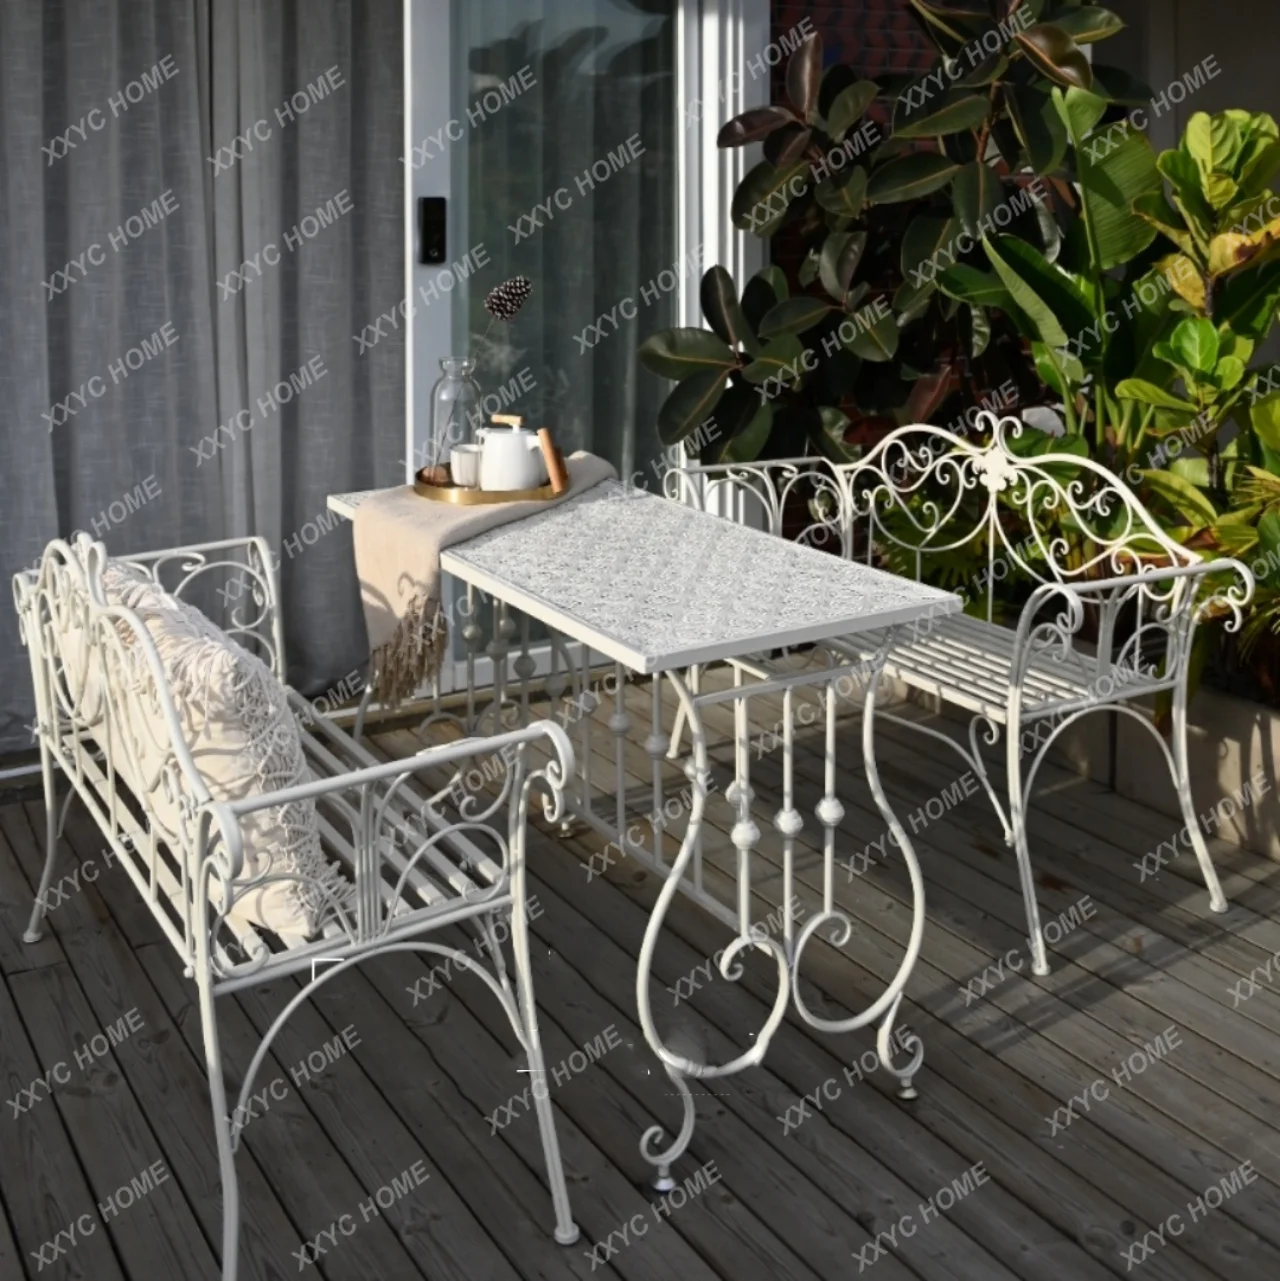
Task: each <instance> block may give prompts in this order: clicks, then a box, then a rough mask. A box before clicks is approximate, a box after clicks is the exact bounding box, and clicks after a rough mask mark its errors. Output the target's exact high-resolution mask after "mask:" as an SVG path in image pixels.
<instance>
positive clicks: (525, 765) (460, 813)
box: [192, 720, 576, 943]
mask: <svg viewBox="0 0 1280 1281" xmlns="http://www.w3.org/2000/svg"><path fill="white" fill-rule="evenodd" d="M322 728H323V729H324V730H325V731H326V734H327V736H328V739H329V741H330V743H331V744H332V745H334V747H335V748H337V750H332V751H327V750H325V745H324V744H320V743H317V744H313V747H315V748H316V749H317V750H316V753H315V755H314V756H313V761H314V760H316V759H325V758H328V759H330V761H331V762H333V764H334V766H335V767H334V768H333V772H332V773H329V774H326V775H325V776H323V777H314V778H312V779H310V780H309V781H307V782H305V783H299V784H297V785H295V786H292V787H283V788H274V789H272V790H270V791H263V792H261V793H258V794H256V795H253V796H249V797H245V798H243V799H239V800H234V801H210V802H209V803H207V804H206V805H204V806H203V807H202V809H201V812H200V816H199V823H198V830H197V837H196V843H195V844H196V850H195V863H194V868H195V871H194V874H193V878H192V879H193V907H194V909H195V910H194V916H195V920H194V921H193V926H194V931H195V933H196V935H197V936H199V935H204V937H206V938H208V937H209V926H210V923H211V921H213V920H215V919H216V917H217V914H218V912H219V910H220V905H221V906H226V905H227V904H228V902H229V899H230V896H231V895H233V894H234V895H237V896H240V895H243V894H244V893H246V892H247V891H249V890H251V889H252V887H253V886H254V885H255V884H257V883H258V881H260V880H263V878H267V879H271V878H273V877H275V878H278V877H279V875H280V874H281V873H280V872H279V870H278V869H275V870H273V869H270V868H267V869H265V870H261V871H258V872H257V873H254V874H252V875H251V873H250V870H249V869H248V868H246V865H245V854H244V841H243V834H242V827H241V824H242V820H244V818H245V817H246V816H248V815H251V814H254V813H256V812H258V811H261V810H265V809H270V808H272V807H278V806H284V805H288V804H289V803H291V802H298V801H309V802H311V803H313V804H315V805H316V806H317V808H318V812H319V813H320V816H321V823H322V829H324V828H325V827H326V826H327V829H328V837H327V841H326V844H327V845H328V847H329V848H328V849H327V850H326V863H327V862H328V860H329V859H331V858H333V857H335V855H336V856H337V857H338V858H339V861H341V862H344V863H347V864H348V866H347V867H346V869H345V871H346V874H347V876H348V877H349V878H350V880H351V882H352V883H353V887H354V888H353V892H352V894H351V895H350V899H349V902H348V903H347V904H346V905H345V906H344V908H343V910H342V911H341V912H339V915H338V921H339V924H340V926H341V928H342V929H343V931H344V933H345V934H346V935H347V936H348V941H349V942H351V943H362V942H367V941H368V940H369V939H371V938H373V937H375V936H378V935H380V934H381V933H383V932H385V930H386V929H387V928H389V927H390V924H391V922H392V921H393V920H394V919H395V914H396V912H398V911H399V910H402V908H403V906H404V904H403V901H402V900H403V899H404V896H405V893H406V891H411V890H412V889H413V887H414V885H415V883H416V882H415V869H416V871H417V880H418V881H420V880H421V879H422V873H424V872H429V873H430V875H431V877H433V878H434V879H435V881H436V882H438V883H439V884H441V885H444V884H448V885H450V886H451V888H450V889H448V890H447V891H446V898H448V899H450V900H453V901H460V900H467V901H468V902H469V903H470V904H472V905H476V906H479V905H480V904H483V903H485V902H487V901H489V900H492V899H494V898H497V897H500V896H501V895H503V894H505V893H507V892H508V890H509V886H510V885H511V883H512V881H513V880H515V879H516V878H522V877H523V874H524V872H523V858H524V831H525V823H526V821H527V813H528V807H529V804H530V802H531V800H532V794H533V792H534V791H538V792H540V793H541V795H542V807H543V816H544V818H545V819H546V820H547V821H548V822H557V821H559V820H560V819H561V818H562V817H563V816H564V813H565V808H566V790H565V789H566V787H567V785H568V783H569V781H570V780H571V779H572V777H573V775H574V772H575V769H576V764H575V759H574V752H573V747H572V745H571V744H570V741H569V737H568V735H567V734H566V733H565V731H564V729H563V728H562V727H561V726H559V725H557V724H555V723H554V722H553V721H549V720H539V721H534V722H532V723H530V724H528V725H526V726H522V727H521V728H519V729H514V730H508V731H506V732H503V733H500V734H492V735H486V736H484V737H474V738H463V739H458V740H457V741H455V742H450V743H444V744H440V745H438V746H433V747H428V748H424V749H423V750H422V751H420V752H418V753H416V754H415V755H413V756H409V757H405V758H403V759H399V760H392V761H382V762H379V763H377V764H375V765H368V766H362V767H359V768H354V769H342V768H337V767H336V764H337V762H338V761H339V760H341V761H342V763H344V764H345V762H346V760H348V759H350V757H348V756H342V757H340V756H339V755H338V751H340V750H341V748H340V747H337V745H338V744H345V745H346V746H348V747H350V743H349V740H347V739H346V737H345V735H343V734H342V732H341V731H339V730H337V729H334V728H333V727H331V726H328V725H325V726H323V727H322ZM538 741H542V742H543V743H545V745H546V751H547V756H548V757H549V759H547V760H545V761H544V762H543V763H541V764H539V765H537V766H536V767H535V768H533V769H530V768H529V761H528V759H527V754H528V749H529V747H530V746H531V745H532V744H534V743H536V742H538ZM499 757H500V758H501V764H500V765H498V766H497V767H496V768H489V767H488V762H489V761H491V760H494V759H495V758H499ZM480 758H484V760H485V762H486V767H485V768H482V769H475V768H472V769H466V768H465V766H466V764H467V762H469V761H473V760H474V761H476V762H477V763H478V762H479V760H480ZM459 766H462V767H463V768H458V767H459ZM450 767H454V768H452V769H451V778H450V780H449V782H448V783H446V784H445V785H444V786H443V787H440V788H438V790H436V788H434V787H431V786H428V787H424V788H423V789H422V790H421V792H415V791H414V789H413V782H414V780H415V777H417V776H421V775H422V774H424V773H426V772H427V771H429V770H442V769H449V768H450ZM473 775H478V777H479V778H480V780H481V782H480V786H479V787H478V788H474V789H473V788H472V787H471V785H470V779H471V777H472V776H473ZM490 782H492V783H494V785H495V786H494V788H493V791H492V792H489V791H488V790H486V789H487V785H488V784H489V783H490ZM424 793H425V794H426V799H423V794H424ZM450 802H452V803H450ZM504 809H505V811H506V817H505V823H504V822H503V820H502V819H501V818H500V817H499V814H500V811H502V810H504ZM326 816H327V817H326ZM477 842H479V844H478V843H477ZM486 847H488V848H486ZM388 867H389V868H390V872H391V874H392V877H393V879H395V880H396V884H397V885H398V891H397V893H396V894H394V895H391V896H390V897H388V891H387V881H386V879H385V876H384V873H386V872H387V870H388ZM305 879H311V878H309V877H308V878H305ZM232 882H235V884H234V885H233V884H232ZM513 892H521V891H520V882H519V881H517V884H516V887H515V890H514V891H513Z"/></svg>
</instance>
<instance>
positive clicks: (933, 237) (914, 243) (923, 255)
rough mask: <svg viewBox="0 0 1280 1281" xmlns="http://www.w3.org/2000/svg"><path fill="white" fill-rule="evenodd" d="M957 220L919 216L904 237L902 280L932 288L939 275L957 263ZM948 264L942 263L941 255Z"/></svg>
mask: <svg viewBox="0 0 1280 1281" xmlns="http://www.w3.org/2000/svg"><path fill="white" fill-rule="evenodd" d="M957 230H958V228H957V226H956V220H955V219H954V218H929V217H923V216H922V217H919V218H915V219H913V220H912V222H911V224H910V226H908V227H907V230H906V231H905V232H904V233H903V237H902V277H903V280H904V281H905V282H906V283H908V284H910V285H932V283H933V281H934V279H935V277H936V276H937V274H938V272H939V271H940V270H941V269H942V268H943V267H944V266H949V265H951V264H952V263H953V262H954V261H955V256H954V255H955V248H954V242H955V238H956V232H957ZM940 255H941V256H942V257H945V259H946V261H945V262H942V261H940V258H939V256H940Z"/></svg>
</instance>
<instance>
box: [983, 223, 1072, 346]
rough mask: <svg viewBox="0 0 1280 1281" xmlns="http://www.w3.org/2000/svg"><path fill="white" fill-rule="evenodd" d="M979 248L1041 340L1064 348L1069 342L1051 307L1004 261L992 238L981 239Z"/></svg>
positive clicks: (1068, 337)
mask: <svg viewBox="0 0 1280 1281" xmlns="http://www.w3.org/2000/svg"><path fill="white" fill-rule="evenodd" d="M1001 239H1002V240H1004V239H1007V237H1001ZM982 247H983V249H984V250H985V251H986V255H987V258H988V259H989V260H990V262H991V265H992V266H993V267H994V268H995V269H996V275H997V276H999V277H1000V281H1001V283H1002V284H1003V285H1004V287H1005V289H1006V290H1008V292H1009V296H1010V297H1011V298H1012V299H1013V301H1014V302H1015V303H1016V304H1017V306H1018V307H1019V308H1020V309H1021V310H1022V312H1023V313H1024V314H1025V315H1026V316H1027V317H1028V319H1029V320H1030V321H1031V323H1032V324H1033V325H1034V326H1035V328H1036V332H1037V333H1038V334H1039V335H1040V339H1041V341H1042V342H1044V343H1046V344H1047V345H1048V346H1049V347H1051V348H1053V349H1054V350H1057V349H1059V348H1062V347H1065V346H1066V345H1067V343H1068V342H1069V341H1070V335H1068V333H1067V331H1066V329H1064V328H1063V325H1062V322H1061V321H1060V320H1059V319H1058V317H1057V316H1056V315H1055V314H1054V311H1053V308H1052V307H1051V306H1049V304H1048V303H1047V302H1046V301H1045V300H1044V299H1043V298H1042V297H1041V296H1040V295H1039V294H1038V293H1037V292H1036V290H1035V288H1033V287H1032V286H1031V285H1030V284H1028V283H1027V281H1026V280H1024V279H1023V277H1022V275H1021V274H1020V273H1019V272H1018V271H1017V270H1015V268H1014V267H1013V266H1012V265H1010V263H1009V262H1007V261H1006V260H1005V258H1004V256H1003V254H1002V253H1001V251H1000V250H999V249H998V248H997V247H996V246H995V245H994V244H992V243H991V241H989V240H984V241H983V242H982Z"/></svg>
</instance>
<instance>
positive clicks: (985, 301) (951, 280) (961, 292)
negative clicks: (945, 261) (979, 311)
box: [938, 262, 1012, 310]
mask: <svg viewBox="0 0 1280 1281" xmlns="http://www.w3.org/2000/svg"><path fill="white" fill-rule="evenodd" d="M938 288H939V289H940V290H942V292H943V293H944V294H946V295H947V297H948V298H955V299H956V300H957V301H959V302H967V303H970V304H971V305H974V306H979V307H999V308H1000V309H1001V310H1003V309H1004V308H1006V307H1007V306H1008V305H1009V303H1010V302H1011V301H1012V300H1011V299H1010V297H1009V291H1008V290H1007V289H1006V288H1005V287H1004V285H1002V284H1001V283H1000V278H999V277H998V276H993V275H992V274H991V273H990V272H988V271H979V270H978V269H977V268H976V267H970V266H969V265H968V264H967V263H963V262H960V263H957V264H956V265H955V266H954V267H948V268H947V269H946V271H943V272H940V273H939V275H938Z"/></svg>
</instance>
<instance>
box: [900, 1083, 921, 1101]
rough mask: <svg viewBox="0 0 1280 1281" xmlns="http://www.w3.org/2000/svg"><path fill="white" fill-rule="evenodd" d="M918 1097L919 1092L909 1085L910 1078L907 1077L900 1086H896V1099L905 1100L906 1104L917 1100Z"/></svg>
mask: <svg viewBox="0 0 1280 1281" xmlns="http://www.w3.org/2000/svg"><path fill="white" fill-rule="evenodd" d="M919 1097H920V1092H919V1091H918V1090H917V1089H916V1087H915V1086H914V1085H912V1084H911V1078H910V1077H908V1078H907V1079H906V1080H905V1081H903V1082H902V1084H901V1085H900V1086H898V1098H900V1099H905V1100H907V1102H910V1101H911V1100H912V1099H918V1098H919Z"/></svg>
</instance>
